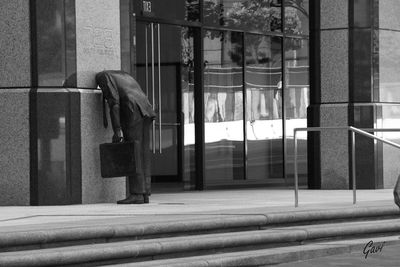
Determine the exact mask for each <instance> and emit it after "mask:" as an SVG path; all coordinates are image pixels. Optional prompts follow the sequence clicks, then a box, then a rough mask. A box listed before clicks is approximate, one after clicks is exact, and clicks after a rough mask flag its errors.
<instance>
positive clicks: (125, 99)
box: [96, 70, 155, 204]
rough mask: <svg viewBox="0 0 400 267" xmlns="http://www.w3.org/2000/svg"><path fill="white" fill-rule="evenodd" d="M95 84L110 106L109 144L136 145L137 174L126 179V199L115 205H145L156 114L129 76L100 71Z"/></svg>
mask: <svg viewBox="0 0 400 267" xmlns="http://www.w3.org/2000/svg"><path fill="white" fill-rule="evenodd" d="M96 83H97V84H98V85H99V87H100V88H101V90H102V92H103V95H104V98H105V99H106V100H107V102H108V105H109V107H110V117H111V123H112V128H113V130H114V135H113V138H112V141H113V142H122V141H130V142H134V144H135V162H136V174H135V175H134V176H128V183H129V196H128V197H127V198H126V199H124V200H119V201H118V202H117V203H118V204H142V203H148V202H149V195H150V186H151V176H150V149H149V142H150V140H149V139H150V137H149V131H150V125H151V122H152V120H153V119H154V117H155V113H154V111H153V109H152V107H151V104H150V103H149V101H148V99H147V97H146V95H145V94H144V93H143V91H142V89H141V88H140V86H139V84H138V83H137V82H136V81H135V79H133V77H132V76H130V75H129V74H127V73H125V72H123V71H117V70H107V71H102V72H100V73H98V74H97V75H96Z"/></svg>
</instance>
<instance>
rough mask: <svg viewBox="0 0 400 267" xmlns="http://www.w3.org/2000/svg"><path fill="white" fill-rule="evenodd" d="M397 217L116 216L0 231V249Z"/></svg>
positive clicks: (343, 213)
mask: <svg viewBox="0 0 400 267" xmlns="http://www.w3.org/2000/svg"><path fill="white" fill-rule="evenodd" d="M382 218H400V211H399V209H398V208H397V207H395V206H387V207H356V208H345V209H327V210H308V211H295V212H275V213H266V214H262V213H259V214H242V215H240V214H238V215H229V216H222V217H221V216H218V217H217V216H210V217H207V218H203V219H199V218H193V219H181V220H179V221H178V220H177V221H168V222H153V223H147V224H138V223H137V222H135V219H134V218H133V219H131V220H126V219H125V220H124V223H122V224H118V220H115V221H113V222H110V224H107V225H104V224H102V225H96V224H95V223H93V222H91V223H88V225H87V226H80V227H68V226H66V227H63V228H49V227H47V226H43V228H42V229H40V228H39V229H35V230H25V231H11V232H2V233H1V235H0V252H6V251H18V250H27V249H30V250H32V249H41V248H52V247H62V246H72V245H82V244H93V243H110V242H117V241H124V240H137V239H149V238H157V237H174V236H188V235H196V234H201V233H219V232H236V231H245V230H258V229H268V228H271V227H274V226H276V225H279V226H283V225H286V226H290V225H303V224H304V225H307V224H310V223H312V224H321V223H326V222H346V221H357V220H366V219H368V220H375V219H382Z"/></svg>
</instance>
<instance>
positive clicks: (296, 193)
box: [293, 126, 400, 207]
mask: <svg viewBox="0 0 400 267" xmlns="http://www.w3.org/2000/svg"><path fill="white" fill-rule="evenodd" d="M323 130H348V131H350V132H351V162H352V166H351V167H352V168H351V169H352V170H351V173H352V176H353V179H352V180H353V204H356V201H357V200H356V198H357V196H356V164H355V159H356V156H355V155H356V153H355V151H356V150H355V139H356V137H355V134H356V133H358V134H361V135H364V136H366V137H369V138H372V139H375V140H378V141H381V142H383V143H385V144H388V145H391V146H394V147H396V148H398V149H400V145H399V144H396V143H393V142H391V141H389V140H386V139H384V138H381V137H377V136H375V135H373V134H370V133H368V132H400V129H399V128H382V129H372V128H363V129H359V128H356V127H353V126H339V127H307V128H294V130H293V137H294V198H295V204H294V206H295V207H298V206H299V176H298V170H297V132H300V131H303V132H322V131H323Z"/></svg>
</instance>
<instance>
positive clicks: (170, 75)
mask: <svg viewBox="0 0 400 267" xmlns="http://www.w3.org/2000/svg"><path fill="white" fill-rule="evenodd" d="M136 43H137V44H136V48H137V49H136V56H137V58H136V74H137V80H138V82H139V84H140V85H141V87H142V88H143V90H144V91H145V93H146V94H147V96H148V98H149V100H150V102H151V103H152V105H153V108H154V110H155V111H156V113H157V117H156V119H155V121H154V123H153V126H152V131H151V149H152V151H153V158H152V181H155V182H161V183H168V182H173V183H178V184H180V185H183V182H184V172H185V171H184V168H185V166H184V161H185V160H184V158H185V157H186V155H185V154H184V152H185V151H186V149H185V141H184V140H185V139H186V138H184V137H185V129H186V127H185V126H186V124H185V121H186V120H185V118H186V117H187V118H190V117H193V114H190V113H191V112H192V113H193V112H194V111H191V110H190V109H188V106H189V105H190V104H189V101H190V100H189V98H188V97H187V95H188V94H187V93H188V92H189V91H190V90H193V78H192V76H193V63H192V62H193V49H191V48H193V38H192V37H190V34H189V28H186V27H181V26H176V25H167V24H159V23H153V22H138V23H137V29H136ZM192 100H193V99H192ZM193 128H194V127H193ZM187 134H190V130H188V132H187ZM193 135H194V132H193ZM193 141H194V137H193ZM193 146H194V143H193Z"/></svg>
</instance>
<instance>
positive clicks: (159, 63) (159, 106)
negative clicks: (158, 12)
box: [157, 23, 162, 154]
mask: <svg viewBox="0 0 400 267" xmlns="http://www.w3.org/2000/svg"><path fill="white" fill-rule="evenodd" d="M157 41H158V46H157V50H158V112H159V114H158V123H159V126H158V133H159V136H158V138H159V139H158V144H159V151H160V154H161V153H162V146H161V139H162V136H161V134H162V130H161V122H162V119H161V115H162V104H161V55H160V51H161V49H160V24H159V23H157Z"/></svg>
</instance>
